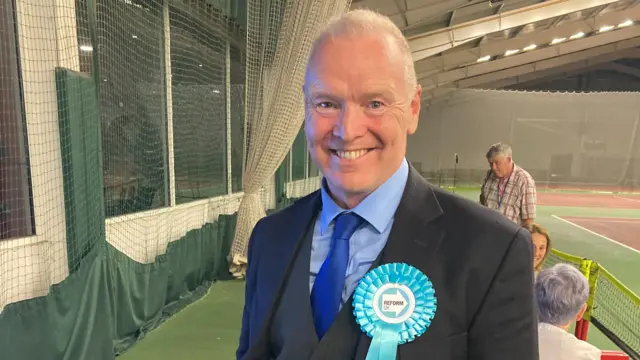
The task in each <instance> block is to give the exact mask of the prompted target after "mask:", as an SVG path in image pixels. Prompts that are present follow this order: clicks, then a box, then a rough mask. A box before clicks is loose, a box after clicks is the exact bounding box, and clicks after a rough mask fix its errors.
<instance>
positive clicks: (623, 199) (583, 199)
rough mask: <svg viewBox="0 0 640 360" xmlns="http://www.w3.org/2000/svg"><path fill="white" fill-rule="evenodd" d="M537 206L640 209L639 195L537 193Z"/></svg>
mask: <svg viewBox="0 0 640 360" xmlns="http://www.w3.org/2000/svg"><path fill="white" fill-rule="evenodd" d="M538 205H541V206H575V207H598V208H614V209H640V195H627V194H566V193H553V192H538Z"/></svg>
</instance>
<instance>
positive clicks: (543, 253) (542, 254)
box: [525, 223, 551, 275]
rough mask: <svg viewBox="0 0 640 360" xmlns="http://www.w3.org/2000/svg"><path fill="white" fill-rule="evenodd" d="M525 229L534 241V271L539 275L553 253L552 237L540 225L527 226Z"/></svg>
mask: <svg viewBox="0 0 640 360" xmlns="http://www.w3.org/2000/svg"><path fill="white" fill-rule="evenodd" d="M525 228H526V229H527V230H529V232H530V233H531V240H532V241H533V269H534V270H535V273H536V275H537V274H538V273H539V272H540V271H541V270H542V266H543V265H544V261H545V260H546V259H547V256H548V255H549V252H550V251H551V236H550V235H549V231H547V229H545V228H544V227H542V226H541V225H540V224H536V223H532V224H527V225H525Z"/></svg>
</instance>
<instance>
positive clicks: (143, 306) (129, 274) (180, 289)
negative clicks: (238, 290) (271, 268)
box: [107, 214, 237, 354]
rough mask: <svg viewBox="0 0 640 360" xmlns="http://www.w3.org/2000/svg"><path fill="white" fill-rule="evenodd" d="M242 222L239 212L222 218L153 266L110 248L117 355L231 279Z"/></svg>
mask: <svg viewBox="0 0 640 360" xmlns="http://www.w3.org/2000/svg"><path fill="white" fill-rule="evenodd" d="M236 219H237V218H236V215H235V214H234V215H221V216H220V217H219V218H218V221H217V222H216V223H213V224H206V225H205V226H203V227H202V228H200V229H197V230H192V231H190V232H188V233H187V234H186V235H185V236H184V237H183V238H182V239H180V240H178V241H174V242H172V243H170V244H169V245H168V247H167V252H166V253H165V254H163V255H160V256H158V257H157V258H156V261H155V262H154V263H153V264H140V263H137V262H135V261H133V260H131V259H130V258H129V257H128V256H126V255H124V254H122V253H121V252H119V251H118V250H116V249H114V248H112V247H109V249H108V252H107V253H108V254H109V256H108V259H109V260H108V268H109V275H110V278H109V283H110V288H111V289H112V294H114V297H113V301H114V304H115V306H114V309H115V313H114V329H115V335H114V339H115V340H114V349H115V353H116V354H121V353H123V352H125V351H126V350H127V349H129V348H130V347H131V346H132V345H134V344H135V343H136V342H138V341H139V340H141V339H142V338H143V337H144V336H146V334H148V333H149V332H150V331H151V330H153V329H155V328H156V327H158V326H159V325H160V324H162V323H163V322H164V321H165V320H167V319H168V318H169V317H171V316H173V315H174V314H175V313H176V312H178V311H180V310H181V309H183V308H184V307H185V306H187V305H189V304H190V303H192V302H193V301H196V300H198V299H200V298H201V297H202V296H204V295H205V294H206V292H207V290H208V289H209V287H210V286H211V285H212V284H213V282H215V281H216V280H220V279H225V278H227V277H228V275H227V274H228V268H229V267H228V263H227V254H229V251H230V250H231V241H232V240H233V236H234V231H235V224H236ZM212 321H215V320H214V319H212Z"/></svg>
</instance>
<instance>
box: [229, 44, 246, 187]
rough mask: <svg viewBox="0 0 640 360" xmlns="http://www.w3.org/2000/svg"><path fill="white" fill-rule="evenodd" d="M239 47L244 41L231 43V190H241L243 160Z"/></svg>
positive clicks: (243, 69)
mask: <svg viewBox="0 0 640 360" xmlns="http://www.w3.org/2000/svg"><path fill="white" fill-rule="evenodd" d="M243 39H244V38H243ZM235 43H237V44H235ZM241 49H244V41H241V42H238V41H234V42H232V43H231V48H230V51H231V54H230V58H231V88H230V92H231V95H230V98H231V190H232V191H233V192H239V191H242V172H243V168H242V164H243V162H244V134H245V122H244V114H245V111H244V107H245V80H246V71H247V68H246V63H245V61H246V52H245V51H244V50H241Z"/></svg>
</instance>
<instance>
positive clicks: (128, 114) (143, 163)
mask: <svg viewBox="0 0 640 360" xmlns="http://www.w3.org/2000/svg"><path fill="white" fill-rule="evenodd" d="M96 11H97V33H98V34H97V35H98V39H97V42H98V44H97V45H96V44H94V46H97V47H98V51H97V52H96V54H97V56H98V72H99V75H100V85H99V86H100V107H101V122H102V151H103V156H102V157H103V174H104V188H105V189H104V193H105V203H106V204H105V207H106V215H107V216H116V215H123V214H128V213H133V212H137V211H142V210H149V209H153V208H159V207H163V206H167V205H168V204H169V193H168V183H169V182H168V171H167V169H168V166H167V162H168V151H167V114H166V109H167V106H166V93H165V83H166V82H165V56H164V54H165V50H164V23H163V9H162V3H161V2H158V1H145V2H138V1H136V2H132V1H120V0H117V1H114V0H97V3H96ZM79 41H81V39H79ZM79 45H80V46H81V49H80V50H81V51H86V52H91V51H92V49H91V47H86V48H82V45H83V44H82V43H81V44H79Z"/></svg>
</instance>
